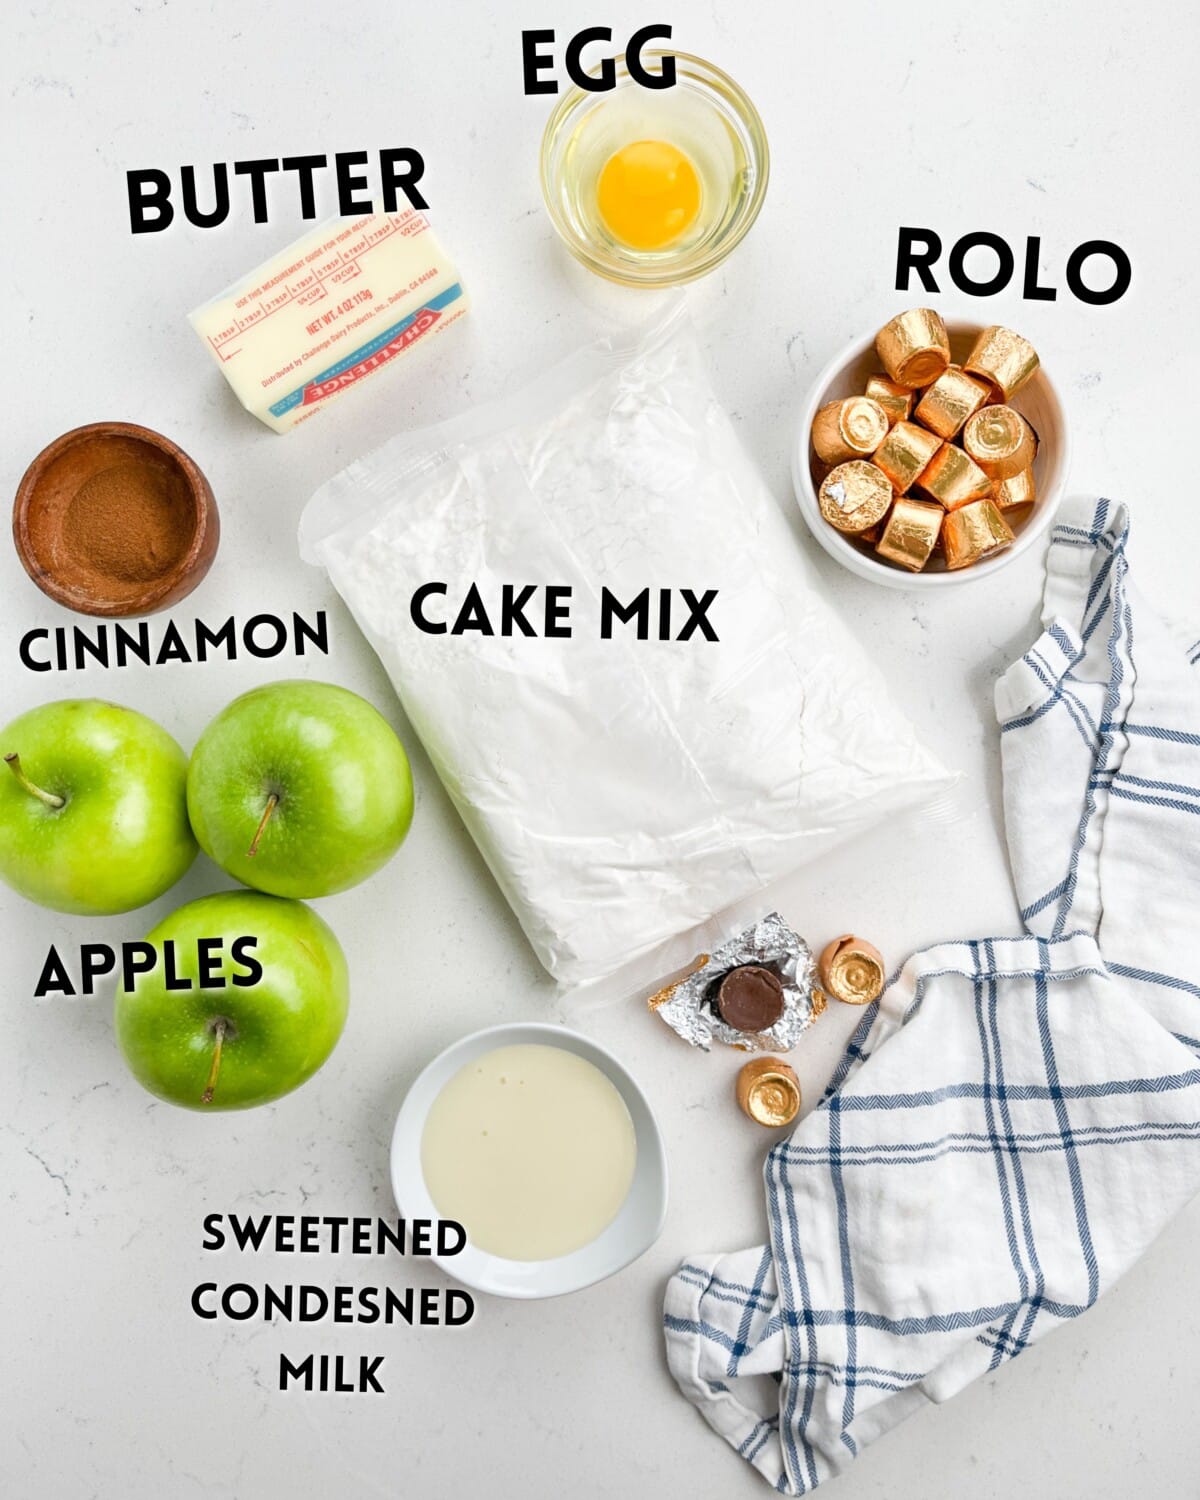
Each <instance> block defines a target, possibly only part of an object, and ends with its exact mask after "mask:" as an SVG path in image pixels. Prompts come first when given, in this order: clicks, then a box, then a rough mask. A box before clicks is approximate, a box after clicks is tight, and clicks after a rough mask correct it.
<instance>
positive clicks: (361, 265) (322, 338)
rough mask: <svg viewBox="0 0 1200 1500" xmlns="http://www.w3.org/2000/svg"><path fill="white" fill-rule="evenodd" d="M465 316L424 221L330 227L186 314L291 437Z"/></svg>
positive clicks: (224, 369) (238, 382) (243, 395)
mask: <svg viewBox="0 0 1200 1500" xmlns="http://www.w3.org/2000/svg"><path fill="white" fill-rule="evenodd" d="M466 310H467V297H466V293H465V292H464V290H463V286H462V282H461V280H460V279H459V275H458V272H457V270H456V269H455V268H454V265H453V263H452V262H451V261H450V259H449V257H448V256H447V255H446V252H445V251H444V250H443V249H442V247H441V245H440V244H439V243H438V240H437V237H436V236H435V235H434V233H433V231H432V230H431V229H430V227H429V222H428V220H427V219H426V218H425V216H424V214H420V213H417V212H416V211H415V210H412V209H409V210H407V211H405V212H404V213H397V214H368V215H365V216H364V217H362V218H358V219H335V220H333V221H331V222H330V223H328V224H323V225H321V226H320V228H317V229H314V230H312V231H311V232H310V233H309V234H307V235H305V236H304V238H303V239H300V240H297V241H296V242H295V244H293V245H289V246H288V248H287V249H286V250H283V251H281V252H280V254H278V255H276V256H275V257H274V259H272V260H269V261H266V262H265V263H264V264H263V265H261V266H259V267H257V269H255V270H253V271H251V272H250V273H249V274H248V275H246V276H244V277H243V278H242V279H241V280H240V281H238V282H236V283H235V284H234V285H233V286H231V287H230V288H229V289H228V291H226V292H224V293H222V295H221V296H219V297H217V298H216V299H215V300H213V301H212V302H209V303H206V304H205V305H204V306H203V307H199V308H197V309H196V311H195V312H193V313H192V314H191V315H190V322H191V325H192V327H193V328H194V329H195V330H196V332H197V334H198V335H199V336H200V338H201V340H202V341H203V343H204V346H205V348H206V349H207V350H208V352H209V354H211V356H212V357H213V359H214V360H215V361H216V363H217V365H218V367H219V368H220V371H221V374H222V375H224V377H225V379H226V380H227V381H228V382H229V384H230V385H231V386H232V387H233V391H234V394H235V395H236V396H237V398H238V400H239V401H240V402H241V403H242V405H243V406H244V407H245V408H246V410H247V411H249V412H252V413H253V415H254V416H256V417H257V418H258V420H259V421H260V422H265V423H266V425H267V426H268V427H270V428H272V429H273V430H274V431H275V432H287V431H288V430H289V429H291V428H292V427H295V426H296V425H297V424H298V423H300V422H304V421H307V419H308V418H309V417H311V416H313V415H314V414H315V413H317V412H319V411H323V410H324V408H325V407H326V406H328V405H329V403H330V401H332V400H333V399H334V398H335V397H337V396H340V395H342V394H343V393H344V392H345V391H348V390H350V389H351V388H352V387H354V386H357V385H359V384H360V383H361V382H362V381H363V380H365V379H367V378H368V377H369V376H372V375H375V374H377V373H378V372H379V371H380V370H382V369H386V368H387V367H388V366H389V365H390V364H391V363H392V361H393V360H395V359H397V358H398V357H399V356H400V355H402V354H406V353H407V352H408V351H409V350H410V349H411V348H413V346H414V345H416V344H423V343H424V342H425V341H426V339H427V338H428V337H430V336H431V335H433V334H435V333H441V332H442V331H443V330H444V329H446V328H449V327H450V325H451V324H452V323H455V322H457V321H458V319H459V318H461V317H462V315H463V314H464V313H465V312H466Z"/></svg>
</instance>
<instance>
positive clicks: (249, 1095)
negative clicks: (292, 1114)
mask: <svg viewBox="0 0 1200 1500" xmlns="http://www.w3.org/2000/svg"><path fill="white" fill-rule="evenodd" d="M146 943H147V945H149V946H151V947H152V948H153V949H154V953H155V959H154V966H153V968H151V969H149V970H148V971H147V972H145V973H142V974H139V975H137V976H135V977H133V978H132V979H131V980H130V981H129V982H127V983H125V982H123V983H122V984H121V985H120V987H119V988H118V990H117V999H116V1011H115V1021H116V1032H117V1041H118V1043H119V1044H120V1047H121V1051H122V1052H123V1053H124V1054H125V1061H126V1062H127V1063H128V1064H129V1066H130V1068H131V1069H132V1071H133V1075H134V1077H135V1078H136V1079H137V1080H138V1082H139V1083H141V1084H142V1085H144V1086H145V1087H146V1088H147V1089H149V1090H150V1092H151V1093H152V1094H157V1095H158V1097H159V1098H160V1099H166V1100H169V1101H170V1102H171V1103H172V1104H182V1105H184V1106H186V1107H187V1108H189V1109H248V1108H250V1106H251V1105H254V1104H266V1103H267V1102H268V1101H269V1100H271V1099H278V1098H279V1097H280V1096H281V1095H283V1094H287V1093H290V1092H291V1090H292V1089H294V1088H298V1087H299V1085H300V1084H302V1083H303V1082H304V1081H305V1079H307V1078H311V1077H312V1075H313V1074H314V1073H315V1072H316V1071H317V1069H318V1068H319V1067H320V1066H321V1064H322V1063H323V1062H324V1061H325V1059H326V1058H327V1057H328V1056H329V1054H330V1053H331V1052H332V1051H333V1049H334V1047H335V1046H336V1045H337V1040H338V1037H340V1036H341V1034H342V1027H343V1026H344V1025H345V1023H346V1010H347V1007H348V1006H349V1003H350V981H349V977H348V975H347V972H346V959H345V956H344V954H343V953H342V950H341V946H340V945H339V943H338V940H337V938H336V937H334V935H333V933H332V931H331V930H330V928H329V926H328V924H327V923H325V922H323V921H322V920H321V918H320V917H319V916H317V914H316V912H315V911H312V910H311V909H310V908H309V907H307V906H304V905H302V904H301V903H300V902H299V901H286V900H282V899H280V898H279V897H278V896H263V895H260V894H259V893H258V892H257V891H224V892H222V893H221V894H219V895H216V896H203V897H201V899H200V900H199V901H189V902H188V903H187V905H186V906H181V907H180V908H179V909H178V911H174V912H172V913H171V915H170V916H169V917H167V918H166V919H165V920H164V921H162V922H160V923H159V924H158V926H157V927H155V928H154V930H153V931H152V932H149V933H147V935H146ZM189 981H190V983H189Z"/></svg>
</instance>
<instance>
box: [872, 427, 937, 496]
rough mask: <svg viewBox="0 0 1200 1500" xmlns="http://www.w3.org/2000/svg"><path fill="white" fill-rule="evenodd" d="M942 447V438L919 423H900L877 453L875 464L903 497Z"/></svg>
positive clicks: (881, 444) (885, 439)
mask: <svg viewBox="0 0 1200 1500" xmlns="http://www.w3.org/2000/svg"><path fill="white" fill-rule="evenodd" d="M941 446H942V442H941V439H940V438H939V437H937V436H936V435H935V434H934V433H932V432H926V430H925V429H924V427H918V426H917V425H916V423H915V422H897V423H896V425H895V427H893V428H892V430H891V431H890V432H889V433H888V435H887V437H885V438H884V440H883V442H882V443H880V445H879V447H878V448H877V449H876V451H875V458H874V463H875V465H876V467H877V468H880V469H882V470H883V472H884V473H885V474H886V475H887V477H888V478H889V479H890V480H891V482H892V487H893V488H894V489H895V491H896V493H897V494H898V495H903V494H904V493H905V492H906V491H908V490H910V489H911V488H912V486H913V485H914V484H915V483H916V481H917V480H918V479H919V478H920V476H921V473H922V471H923V470H924V468H925V465H926V464H927V463H928V462H929V460H930V459H931V458H932V457H933V455H934V454H935V453H936V452H937V451H938V449H939V448H940V447H941Z"/></svg>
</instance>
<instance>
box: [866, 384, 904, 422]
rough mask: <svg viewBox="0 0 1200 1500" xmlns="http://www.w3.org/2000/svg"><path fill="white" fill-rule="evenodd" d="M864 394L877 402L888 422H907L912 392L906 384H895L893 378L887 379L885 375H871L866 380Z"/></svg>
mask: <svg viewBox="0 0 1200 1500" xmlns="http://www.w3.org/2000/svg"><path fill="white" fill-rule="evenodd" d="M864 394H866V395H868V396H870V398H871V400H872V401H876V402H878V404H879V405H880V406H882V407H883V409H884V412H885V413H886V414H887V419H888V422H889V424H890V425H891V426H893V427H894V426H895V425H896V423H897V422H907V421H908V419H909V417H910V416H912V408H913V393H912V391H911V390H909V388H908V386H906V385H897V384H896V382H895V381H894V380H889V379H888V378H887V376H886V375H872V376H871V378H870V380H868V381H867V389H866V391H865V393H864Z"/></svg>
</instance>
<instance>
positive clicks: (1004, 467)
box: [962, 406, 1036, 479]
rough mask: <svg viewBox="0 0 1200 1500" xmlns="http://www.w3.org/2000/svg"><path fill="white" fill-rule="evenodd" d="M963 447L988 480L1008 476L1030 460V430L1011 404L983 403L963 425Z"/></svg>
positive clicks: (1030, 462)
mask: <svg viewBox="0 0 1200 1500" xmlns="http://www.w3.org/2000/svg"><path fill="white" fill-rule="evenodd" d="M962 442H963V447H964V449H965V450H966V451H967V453H969V454H970V456H971V457H972V458H973V459H974V460H975V462H976V463H977V464H978V465H979V467H980V468H981V469H982V470H983V472H984V473H985V474H986V475H987V476H988V478H989V479H1012V478H1013V477H1014V476H1015V475H1017V474H1019V473H1020V472H1021V470H1022V469H1027V468H1029V466H1030V464H1032V463H1033V455H1034V453H1035V452H1036V447H1035V444H1034V440H1033V429H1032V428H1031V427H1030V426H1029V423H1028V422H1026V420H1025V418H1024V417H1023V416H1022V415H1021V413H1020V412H1019V411H1014V410H1013V409H1012V407H1011V406H985V407H984V408H983V410H982V411H977V412H976V413H975V415H974V416H973V417H971V418H970V420H969V421H968V422H967V424H966V426H965V427H964V428H963V436H962Z"/></svg>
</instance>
